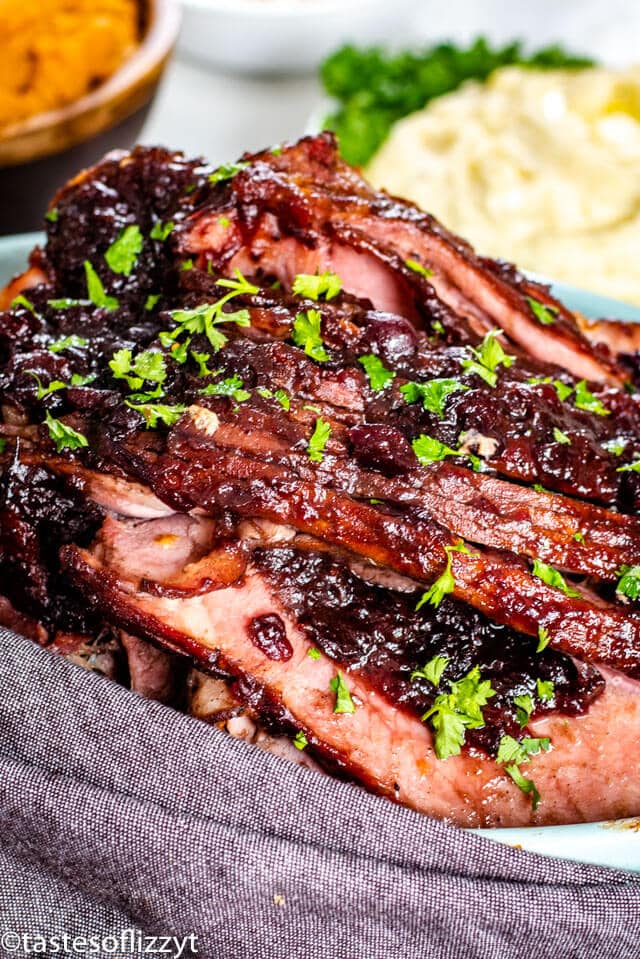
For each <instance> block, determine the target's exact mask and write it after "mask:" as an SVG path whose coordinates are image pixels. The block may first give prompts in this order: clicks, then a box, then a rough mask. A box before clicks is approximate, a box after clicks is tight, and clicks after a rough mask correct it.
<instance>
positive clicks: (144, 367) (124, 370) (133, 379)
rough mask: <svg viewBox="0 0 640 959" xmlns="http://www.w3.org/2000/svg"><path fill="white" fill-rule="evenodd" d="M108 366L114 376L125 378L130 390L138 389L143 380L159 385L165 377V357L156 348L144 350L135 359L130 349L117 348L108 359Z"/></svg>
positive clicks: (120, 378)
mask: <svg viewBox="0 0 640 959" xmlns="http://www.w3.org/2000/svg"><path fill="white" fill-rule="evenodd" d="M109 367H110V369H111V372H112V373H113V376H114V378H115V379H116V380H125V382H126V383H127V386H128V387H129V389H131V390H139V389H140V388H141V387H142V385H143V383H144V381H145V380H148V381H149V382H150V383H157V384H158V386H160V385H161V384H162V383H164V381H165V379H166V377H167V366H166V363H165V358H164V356H163V354H162V353H160V352H158V351H157V350H145V351H144V353H139V354H138V355H137V356H136V357H135V359H134V358H133V356H132V354H131V350H126V349H122V350H117V351H116V352H115V353H114V354H113V358H112V359H111V360H109ZM158 395H160V394H158Z"/></svg>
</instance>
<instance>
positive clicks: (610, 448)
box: [602, 439, 627, 456]
mask: <svg viewBox="0 0 640 959" xmlns="http://www.w3.org/2000/svg"><path fill="white" fill-rule="evenodd" d="M602 446H603V449H605V450H606V451H607V453H611V454H612V455H613V456H622V454H623V453H624V451H625V448H626V446H627V440H615V439H614V440H607V441H606V443H603V444H602Z"/></svg>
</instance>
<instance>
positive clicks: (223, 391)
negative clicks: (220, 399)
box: [198, 373, 251, 403]
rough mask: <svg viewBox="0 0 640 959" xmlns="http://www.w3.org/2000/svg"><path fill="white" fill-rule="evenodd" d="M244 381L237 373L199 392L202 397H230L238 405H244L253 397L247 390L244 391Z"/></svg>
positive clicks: (210, 384)
mask: <svg viewBox="0 0 640 959" xmlns="http://www.w3.org/2000/svg"><path fill="white" fill-rule="evenodd" d="M243 386H244V383H243V381H242V380H241V379H240V377H239V376H238V374H237V373H234V375H233V376H229V377H227V379H226V380H221V381H220V382H218V383H209V384H208V385H207V386H205V387H204V388H203V389H201V390H198V393H199V394H200V396H229V397H231V398H232V399H233V400H234V401H235V402H236V403H244V402H245V400H248V399H249V397H250V396H251V393H249V392H248V391H247V390H245V389H243V388H242V387H243Z"/></svg>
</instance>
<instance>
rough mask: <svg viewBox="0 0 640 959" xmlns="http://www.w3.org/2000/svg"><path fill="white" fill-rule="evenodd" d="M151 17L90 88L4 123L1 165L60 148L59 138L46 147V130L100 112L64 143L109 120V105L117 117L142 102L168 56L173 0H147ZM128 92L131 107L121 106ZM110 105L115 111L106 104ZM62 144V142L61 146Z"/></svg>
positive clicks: (176, 17) (175, 14)
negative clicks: (117, 63) (123, 56)
mask: <svg viewBox="0 0 640 959" xmlns="http://www.w3.org/2000/svg"><path fill="white" fill-rule="evenodd" d="M149 6H150V22H149V25H148V27H147V30H146V33H145V35H144V36H143V38H142V41H141V43H140V45H139V46H138V48H137V50H136V51H135V52H134V53H133V54H132V55H131V56H130V57H129V58H128V59H127V60H126V61H125V62H124V63H123V64H122V66H121V67H120V68H119V69H118V70H116V72H115V73H114V74H112V76H110V77H109V78H108V79H107V80H105V82H104V83H102V84H101V85H100V86H99V87H97V88H96V89H95V90H92V91H91V92H90V93H86V94H84V96H82V97H80V98H79V99H78V100H74V102H73V103H68V104H66V106H64V107H58V108H56V109H55V110H47V111H46V112H44V113H38V114H36V115H35V116H33V117H29V118H27V119H26V120H21V121H19V122H18V123H14V124H11V125H10V126H8V127H5V129H4V131H3V133H2V134H0V166H3V165H5V166H6V165H9V164H14V163H21V162H27V161H29V160H35V159H38V158H39V157H42V156H46V155H48V154H51V153H57V152H59V151H60V147H59V146H58V144H54V145H53V146H52V147H51V148H49V149H48V148H47V147H46V145H45V143H44V140H45V136H46V133H47V132H48V131H51V130H54V129H55V128H56V127H59V126H60V127H68V128H69V130H73V128H74V127H73V125H74V123H75V122H76V121H78V120H80V119H81V118H85V117H86V118H89V117H90V116H91V115H92V114H96V118H97V115H99V114H103V117H102V121H101V122H100V121H98V122H97V123H96V122H95V121H94V123H93V124H89V128H90V129H89V134H88V136H86V137H83V136H75V137H74V136H73V134H72V135H71V137H70V142H69V143H68V144H66V145H67V146H73V145H75V143H77V142H81V141H82V140H83V139H90V138H91V137H93V136H95V135H96V134H98V133H100V132H101V131H102V130H105V129H108V128H109V126H110V125H112V124H113V123H114V111H115V110H117V109H118V108H120V110H119V112H118V116H117V119H125V118H126V117H127V116H129V115H130V114H131V113H134V112H135V110H136V109H137V108H138V107H140V106H142V102H144V101H142V102H141V94H144V93H145V92H146V91H148V92H149V94H150V93H151V88H152V86H153V84H154V81H155V80H156V79H157V78H158V77H159V74H160V72H161V70H162V68H163V66H164V64H165V62H166V60H167V58H168V57H169V55H170V53H171V51H172V49H173V47H174V45H175V42H176V39H177V37H178V28H179V26H180V13H179V10H178V7H177V5H176V3H175V0H149ZM131 94H138V95H137V97H136V96H133V97H132V103H131V109H130V110H128V111H127V110H124V109H122V108H123V106H124V104H125V103H126V101H127V99H128V98H129V96H130V95H131ZM110 106H113V108H114V111H111V110H109V109H108V108H109V107H110ZM63 148H64V147H63Z"/></svg>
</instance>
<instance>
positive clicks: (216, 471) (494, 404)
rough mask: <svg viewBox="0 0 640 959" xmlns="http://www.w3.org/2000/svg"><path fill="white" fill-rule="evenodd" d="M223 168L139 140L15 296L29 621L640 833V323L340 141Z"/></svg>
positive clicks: (414, 784) (423, 763)
mask: <svg viewBox="0 0 640 959" xmlns="http://www.w3.org/2000/svg"><path fill="white" fill-rule="evenodd" d="M212 173H214V171H212V170H211V169H210V168H209V167H208V166H207V165H206V164H204V163H202V162H201V161H188V160H186V159H185V158H184V157H182V156H181V155H180V154H173V153H169V152H168V151H164V150H160V149H144V148H137V149H136V150H134V151H133V152H132V153H130V154H114V155H111V156H108V157H107V158H105V160H104V161H102V162H101V163H100V164H98V165H97V166H96V167H94V168H92V169H90V170H87V171H85V172H84V173H83V174H81V175H80V176H79V177H77V178H75V179H74V180H73V181H72V182H70V183H69V184H67V185H66V186H65V187H63V188H62V190H61V191H60V192H59V193H58V195H57V196H56V197H55V199H54V205H55V209H56V212H57V215H56V216H55V217H51V218H49V220H48V222H47V234H48V235H47V242H46V245H45V247H44V248H43V249H41V250H37V251H34V253H33V254H32V256H31V260H30V265H29V268H28V269H27V271H26V272H25V273H24V274H23V275H22V276H21V277H18V278H16V279H15V280H14V281H13V282H12V283H11V284H10V286H9V287H8V288H7V290H6V291H5V294H4V301H3V305H4V307H5V312H4V313H3V314H2V316H1V318H0V351H1V354H0V363H1V370H0V392H1V395H0V408H1V410H2V421H1V422H0V435H1V436H2V438H3V449H2V452H1V454H0V455H1V460H2V487H1V497H0V551H1V552H0V571H1V583H0V594H2V595H1V597H0V617H1V618H2V621H3V622H5V623H8V624H10V625H12V626H13V627H14V628H15V629H17V630H18V631H20V632H23V633H24V634H25V635H29V636H30V637H31V638H33V639H34V640H36V641H37V642H39V643H41V644H42V645H45V646H48V647H49V648H50V649H51V650H52V651H54V652H58V653H59V654H62V655H67V656H69V657H70V658H73V659H74V661H76V662H78V663H80V664H82V665H85V666H89V668H94V669H99V670H101V671H103V672H105V673H106V674H107V675H109V676H110V677H111V678H113V679H115V680H117V681H121V682H126V683H128V684H129V686H130V687H131V688H132V689H133V690H134V691H137V692H139V693H140V694H142V695H147V696H151V697H154V698H157V699H160V700H162V701H165V702H169V703H171V704H173V705H175V706H176V707H177V708H183V709H187V710H188V711H190V712H192V713H193V714H194V715H197V716H200V717H202V718H205V719H206V720H207V721H209V722H212V723H215V724H217V725H219V726H221V727H224V728H226V729H227V731H229V732H230V733H232V734H235V735H238V736H240V737H241V738H245V739H247V740H248V741H251V742H255V743H258V744H261V745H263V746H265V747H266V748H270V749H272V750H273V751H276V752H278V753H280V754H287V755H291V754H293V755H295V756H296V758H298V759H301V760H302V761H303V762H304V763H305V764H306V765H309V766H312V767H313V768H320V767H322V768H323V769H325V770H327V771H336V770H337V771H339V772H340V774H341V775H343V776H347V777H350V778H352V779H353V780H355V781H357V782H359V783H361V784H363V785H364V786H366V787H367V788H368V789H371V790H373V791H376V792H379V793H380V794H381V795H384V796H387V797H388V798H390V799H392V800H394V801H397V802H401V803H404V804H406V805H409V806H411V807H413V808H415V809H418V810H420V811H422V812H425V813H428V814H431V815H437V816H441V817H443V818H447V819H450V820H452V821H454V822H458V823H460V824H464V825H524V824H532V823H538V824H550V823H565V822H577V821H586V820H594V819H604V818H613V817H617V816H631V815H638V814H639V813H640V759H639V758H638V750H637V749H636V743H637V741H638V737H639V734H640V696H639V690H640V686H639V685H638V683H639V680H638V677H639V676H640V610H639V609H638V603H637V600H638V598H639V597H640V559H639V557H640V549H639V547H640V525H639V520H638V518H637V512H638V507H639V506H640V477H639V476H638V473H639V472H640V470H639V469H637V468H636V466H637V464H639V463H640V407H639V406H638V403H637V400H636V399H635V395H634V394H633V392H632V384H631V380H632V379H633V375H634V370H635V368H636V366H637V364H636V363H635V361H630V358H629V357H628V356H626V355H619V354H620V353H623V354H625V353H629V352H631V351H632V348H634V346H635V338H634V335H631V334H630V335H628V336H624V335H623V333H622V332H621V331H618V333H617V334H616V336H615V337H609V339H607V337H606V336H605V335H600V334H598V335H597V336H596V335H595V334H594V330H592V329H590V328H589V327H588V326H586V325H585V322H584V320H583V318H581V317H576V316H574V315H573V314H572V313H571V311H570V310H568V309H567V308H566V307H565V306H564V305H563V304H562V303H560V302H558V301H557V300H556V299H554V298H553V297H552V295H551V294H550V292H549V290H548V289H547V288H545V287H543V286H541V285H539V284H537V283H533V282H532V281H530V280H528V279H526V278H524V277H523V276H521V275H520V274H519V273H518V272H517V271H516V270H515V269H514V268H513V267H510V266H509V265H507V264H498V263H495V262H493V261H490V260H486V259H483V258H481V257H478V256H477V255H476V254H475V252H474V251H473V250H472V249H471V248H470V247H469V246H468V244H466V243H465V242H464V241H462V240H460V239H459V238H457V237H455V236H453V235H451V234H450V233H448V232H447V231H446V230H445V229H444V228H443V227H442V226H441V225H440V224H438V223H437V222H436V221H435V220H434V219H433V218H431V217H430V216H428V215H427V214H425V213H422V212H421V211H419V210H417V209H416V208H415V207H413V206H411V205H410V204H407V203H404V202H402V201H400V200H397V199H394V198H391V197H388V196H386V195H385V194H381V193H376V192H375V191H373V190H372V189H371V188H370V187H369V186H368V184H366V183H365V181H364V180H362V179H361V178H360V176H359V175H358V174H357V173H356V172H355V171H354V170H351V169H350V168H349V167H347V166H346V165H345V164H344V163H342V161H341V160H340V159H339V157H338V154H337V150H336V145H335V143H334V141H333V139H332V138H331V136H330V135H328V134H322V135H320V136H318V137H311V138H306V139H304V140H302V141H300V142H299V143H297V144H292V145H285V146H283V147H282V149H281V150H277V151H264V152H263V153H260V154H256V155H254V156H246V157H244V158H243V160H242V161H241V163H239V164H238V165H237V166H236V167H231V168H229V169H228V170H227V169H225V170H222V171H218V172H217V173H215V174H214V175H212ZM301 274H304V275H303V276H302V277H300V275H301ZM96 278H97V280H98V282H96ZM612 329H613V328H612ZM621 329H622V328H621ZM614 332H615V331H614ZM592 334H594V335H592ZM596 340H597V341H598V342H595V341H596ZM607 342H610V343H611V344H612V346H613V347H614V348H613V349H612V350H609V349H608V348H607V345H606V343H607ZM620 344H623V346H624V349H622V350H621V349H618V347H619V345H620ZM295 747H297V748H295ZM594 770H595V771H597V775H594Z"/></svg>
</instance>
